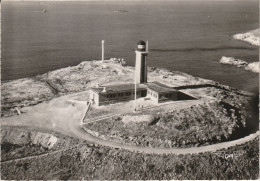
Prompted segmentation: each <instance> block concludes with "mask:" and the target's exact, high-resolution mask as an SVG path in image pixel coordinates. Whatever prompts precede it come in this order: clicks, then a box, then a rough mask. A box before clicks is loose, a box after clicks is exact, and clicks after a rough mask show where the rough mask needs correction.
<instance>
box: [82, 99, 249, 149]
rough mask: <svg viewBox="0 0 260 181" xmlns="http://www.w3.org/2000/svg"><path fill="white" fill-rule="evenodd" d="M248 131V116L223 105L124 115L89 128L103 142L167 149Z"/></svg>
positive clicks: (236, 109) (236, 136)
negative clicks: (244, 130)
mask: <svg viewBox="0 0 260 181" xmlns="http://www.w3.org/2000/svg"><path fill="white" fill-rule="evenodd" d="M131 117H132V118H131ZM138 120H139V121H138ZM245 127H246V116H245V112H244V111H243V110H240V109H238V108H237V107H234V106H232V105H230V104H228V103H226V102H223V101H220V102H210V103H204V104H199V105H193V106H190V107H188V108H184V109H180V110H172V111H167V112H159V113H154V114H153V115H141V114H137V115H136V114H135V115H123V116H118V117H117V118H110V119H107V120H101V121H97V122H92V123H89V124H86V125H85V129H86V130H89V132H90V133H92V134H94V135H95V136H99V137H100V138H102V139H106V140H112V141H117V142H121V143H126V144H132V145H138V146H149V147H166V148H171V147H192V146H201V145H208V144H214V143H217V142H222V141H227V140H231V139H234V138H236V139H237V138H238V134H237V132H238V131H239V130H242V129H243V128H245Z"/></svg>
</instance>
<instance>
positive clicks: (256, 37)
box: [233, 29, 260, 46]
mask: <svg viewBox="0 0 260 181" xmlns="http://www.w3.org/2000/svg"><path fill="white" fill-rule="evenodd" d="M233 38H234V39H236V40H242V41H245V42H248V43H250V44H252V45H255V46H259V45H260V29H256V30H252V31H249V32H246V33H239V34H236V35H233Z"/></svg>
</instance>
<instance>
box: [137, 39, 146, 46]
mask: <svg viewBox="0 0 260 181" xmlns="http://www.w3.org/2000/svg"><path fill="white" fill-rule="evenodd" d="M145 44H146V43H145V41H143V40H140V41H139V42H138V43H137V45H145Z"/></svg>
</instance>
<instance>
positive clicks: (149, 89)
mask: <svg viewBox="0 0 260 181" xmlns="http://www.w3.org/2000/svg"><path fill="white" fill-rule="evenodd" d="M135 53H136V61H135V77H134V79H135V81H134V83H133V82H128V83H124V84H112V85H111V84H106V85H102V86H100V85H98V86H96V87H91V88H90V96H89V97H90V101H91V102H92V105H96V106H101V105H107V104H113V103H118V102H125V101H130V100H136V99H139V98H142V97H147V98H148V99H150V100H151V101H153V102H154V103H157V104H158V103H160V102H164V101H174V100H178V94H179V92H178V91H177V90H176V89H174V88H172V87H169V86H167V85H164V84H162V83H159V82H147V55H148V50H147V44H146V43H145V42H144V41H142V40H141V41H139V42H138V43H137V49H136V51H135Z"/></svg>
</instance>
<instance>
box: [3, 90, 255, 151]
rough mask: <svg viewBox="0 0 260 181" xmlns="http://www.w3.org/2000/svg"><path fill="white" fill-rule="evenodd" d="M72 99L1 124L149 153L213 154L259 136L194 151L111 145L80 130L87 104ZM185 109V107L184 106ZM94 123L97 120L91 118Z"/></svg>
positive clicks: (45, 105)
mask: <svg viewBox="0 0 260 181" xmlns="http://www.w3.org/2000/svg"><path fill="white" fill-rule="evenodd" d="M73 96H75V94H71V95H67V96H62V97H59V98H54V99H53V100H51V101H50V102H49V103H41V104H38V105H36V106H32V107H30V108H28V110H27V111H28V112H27V113H24V114H21V115H19V116H13V117H8V118H3V119H1V125H8V126H29V127H34V128H36V129H37V128H45V129H50V130H52V131H58V132H61V133H62V134H65V135H69V136H73V137H76V138H79V139H82V140H87V141H89V142H92V143H95V144H99V145H103V146H108V147H113V148H119V149H126V150H130V151H136V152H144V153H149V154H193V153H195V154H196V153H203V152H208V151H211V152H214V151H217V150H220V149H224V148H228V147H231V146H235V145H238V144H243V143H246V142H248V141H250V140H252V139H254V138H256V137H257V136H259V131H258V132H257V133H254V134H251V135H249V136H247V137H244V138H241V139H238V140H234V141H229V142H223V143H218V144H214V145H208V146H203V147H193V148H149V147H139V146H131V145H126V144H122V143H116V142H111V141H107V140H102V139H100V138H97V137H95V136H92V135H91V134H89V133H87V132H86V131H85V130H83V128H82V127H81V118H82V116H83V115H84V113H85V112H84V111H85V109H86V105H84V104H74V105H71V104H68V103H66V101H67V100H70V99H72V98H73ZM182 106H185V105H184V104H183V105H182ZM187 106H190V104H188V105H186V107H187ZM177 107H178V105H177ZM92 121H94V120H93V119H92Z"/></svg>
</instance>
